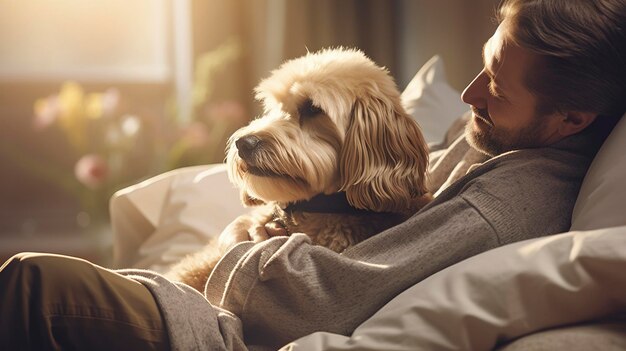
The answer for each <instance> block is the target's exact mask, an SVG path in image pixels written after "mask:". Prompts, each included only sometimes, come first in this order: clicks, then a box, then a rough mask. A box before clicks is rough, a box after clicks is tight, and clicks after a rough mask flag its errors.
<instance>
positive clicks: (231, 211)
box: [110, 164, 248, 272]
mask: <svg viewBox="0 0 626 351" xmlns="http://www.w3.org/2000/svg"><path fill="white" fill-rule="evenodd" d="M110 207H111V224H112V227H113V267H115V268H129V267H135V268H148V269H152V270H155V271H157V272H163V271H164V270H166V269H167V267H169V266H170V265H172V264H173V263H175V262H178V261H179V260H180V259H182V258H183V257H185V256H186V255H187V254H190V253H193V252H195V251H197V250H198V249H200V248H202V247H203V246H204V245H206V243H207V242H208V240H209V239H210V238H212V237H215V236H217V235H219V233H221V231H222V230H223V229H224V227H226V226H227V225H228V223H230V222H231V221H232V220H233V219H235V218H236V217H237V216H239V215H241V214H243V213H245V212H247V211H248V210H247V209H245V208H244V207H243V206H242V204H241V202H240V201H239V191H238V190H237V188H236V187H235V186H234V185H232V184H231V183H230V181H229V180H228V174H227V172H226V166H225V165H224V164H218V165H207V166H195V167H185V168H180V169H176V170H173V171H170V172H166V173H163V174H161V175H158V176H155V177H153V178H150V179H148V180H146V181H143V182H141V183H139V184H136V185H133V186H130V187H128V188H125V189H122V190H120V191H118V192H117V193H116V194H115V195H113V198H112V199H111V202H110Z"/></svg>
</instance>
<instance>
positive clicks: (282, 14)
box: [0, 0, 498, 265]
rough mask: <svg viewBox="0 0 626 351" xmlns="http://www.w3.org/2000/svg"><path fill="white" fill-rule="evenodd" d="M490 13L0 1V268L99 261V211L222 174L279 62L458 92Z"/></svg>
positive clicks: (102, 217)
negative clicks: (423, 72) (349, 56)
mask: <svg viewBox="0 0 626 351" xmlns="http://www.w3.org/2000/svg"><path fill="white" fill-rule="evenodd" d="M497 3H498V1H497V0H472V1H467V0H438V1H431V0H228V1H224V0H132V1H127V0H0V260H2V261H4V259H6V258H8V257H10V256H11V255H12V254H14V253H17V252H20V251H46V252H56V253H63V254H70V255H76V256H79V257H83V258H87V259H90V260H93V261H95V262H96V263H101V264H105V265H106V263H107V262H108V260H109V259H110V240H111V238H110V226H109V225H108V199H109V198H110V196H111V195H112V194H113V192H115V191H116V190H118V189H121V188H123V187H125V186H128V185H131V184H134V183H137V182H139V181H141V180H143V179H146V178H149V177H151V176H154V175H157V174H160V173H162V172H165V171H167V170H171V169H175V168H179V167H184V166H190V165H198V164H207V163H216V162H222V161H223V159H224V148H225V140H226V139H227V138H228V136H229V135H230V133H232V132H233V131H234V130H235V129H237V128H239V127H240V126H242V125H244V124H246V123H247V122H248V121H249V120H250V119H251V118H254V117H255V116H256V115H257V114H258V113H259V107H258V106H257V105H256V104H255V102H254V99H253V92H252V89H253V88H254V86H255V85H256V84H257V83H258V81H259V80H260V79H261V78H263V77H266V76H268V75H269V72H270V71H271V70H272V69H274V68H276V67H277V66H278V65H280V64H281V63H282V62H283V61H285V60H286V59H290V58H293V57H297V56H301V55H303V54H305V53H306V52H307V50H309V51H315V50H318V49H320V48H324V47H331V46H340V45H341V46H347V47H357V48H360V49H361V50H363V51H364V52H365V53H366V54H367V55H368V56H370V57H371V58H372V59H373V60H374V61H376V62H377V63H379V64H380V65H383V66H386V67H387V68H388V69H389V71H390V72H391V74H392V75H393V76H394V77H395V78H396V81H397V83H398V86H399V88H400V89H403V88H404V87H405V86H406V85H407V84H408V82H409V81H410V80H411V78H412V77H413V75H414V74H415V73H416V72H417V70H418V69H419V68H420V67H421V66H422V64H424V63H425V62H426V61H427V60H428V59H429V58H430V57H432V56H433V55H435V54H439V55H441V56H442V58H443V61H444V63H445V67H446V71H447V75H448V80H449V82H450V84H451V85H452V86H453V87H454V88H456V89H458V90H459V91H461V90H462V89H463V88H464V86H465V85H466V84H467V83H468V82H469V81H470V80H471V79H472V78H473V76H474V75H475V74H476V73H477V72H478V71H479V70H480V69H481V66H482V63H481V52H480V50H481V47H482V45H483V43H484V42H485V40H486V39H487V38H488V37H489V36H490V35H491V33H492V32H493V30H494V28H495V24H494V22H493V20H492V18H493V14H494V9H495V7H496V5H497Z"/></svg>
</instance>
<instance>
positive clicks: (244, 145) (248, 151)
mask: <svg viewBox="0 0 626 351" xmlns="http://www.w3.org/2000/svg"><path fill="white" fill-rule="evenodd" d="M260 144H261V139H259V137H257V136H256V135H246V136H244V137H241V138H239V139H237V140H236V141H235V145H236V146H237V153H238V154H239V157H240V158H241V159H242V160H244V161H246V162H247V163H254V153H255V151H256V150H258V148H259V145H260Z"/></svg>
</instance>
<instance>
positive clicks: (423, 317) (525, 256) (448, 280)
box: [283, 226, 626, 351]
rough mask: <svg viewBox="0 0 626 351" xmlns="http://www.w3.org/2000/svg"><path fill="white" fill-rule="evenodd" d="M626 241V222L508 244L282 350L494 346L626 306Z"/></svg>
mask: <svg viewBox="0 0 626 351" xmlns="http://www.w3.org/2000/svg"><path fill="white" fill-rule="evenodd" d="M624 247H626V226H622V227H616V228H608V229H599V230H595V231H585V232H569V233H564V234H559V235H555V236H551V237H545V238H540V239H531V240H527V241H523V242H518V243H515V244H511V245H507V246H503V247H500V248H498V249H494V250H491V251H487V252H485V253H482V254H480V255H477V256H474V257H471V258H469V259H467V260H465V261H463V262H460V263H458V264H456V265H453V266H450V267H448V268H447V269H444V270H442V271H440V272H438V273H437V274H434V275H432V276H430V277H429V278H427V279H425V280H423V281H422V282H421V283H419V284H416V285H414V286H412V287H411V288H409V289H407V290H406V291H404V292H403V293H401V294H400V295H398V296H397V297H395V298H394V299H393V300H391V301H390V302H389V303H388V304H387V305H385V306H383V307H382V308H381V309H380V310H379V311H378V312H376V313H375V314H374V315H373V316H372V317H371V318H369V319H368V320H366V321H365V322H364V323H363V324H361V325H360V326H359V327H357V329H356V330H355V331H354V332H353V333H352V335H350V336H343V335H337V334H331V333H322V332H320V333H315V334H311V335H308V336H305V337H303V338H300V339H298V340H296V341H294V342H292V343H290V344H289V345H287V346H285V347H284V348H283V349H284V350H327V351H328V350H344V351H345V350H363V351H364V350H492V349H493V348H494V347H495V346H496V344H497V343H498V342H499V341H503V340H510V339H514V338H517V337H519V336H522V335H526V334H529V333H532V332H534V331H537V330H541V329H545V328H549V327H554V326H561V325H567V324H571V323H577V322H581V321H586V320H591V319H594V318H599V317H603V316H607V315H610V314H612V313H615V312H617V311H626V294H624V291H626V275H625V274H623V273H622V272H623V271H624V270H625V269H626V250H624V249H623V248H624ZM625 337H626V336H625ZM623 341H624V340H623V339H622V342H623ZM547 349H552V348H547Z"/></svg>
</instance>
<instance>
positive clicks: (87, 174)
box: [74, 154, 109, 189]
mask: <svg viewBox="0 0 626 351" xmlns="http://www.w3.org/2000/svg"><path fill="white" fill-rule="evenodd" d="M108 174H109V165H108V163H107V162H106V160H105V159H104V158H102V156H100V155H95V154H88V155H85V156H83V157H81V158H80V159H79V160H78V162H76V165H75V166H74V175H75V176H76V179H78V181H79V182H81V183H82V184H84V185H85V186H86V187H88V188H90V189H97V188H98V187H100V185H102V183H103V182H104V181H105V180H106V178H107V176H108Z"/></svg>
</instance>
